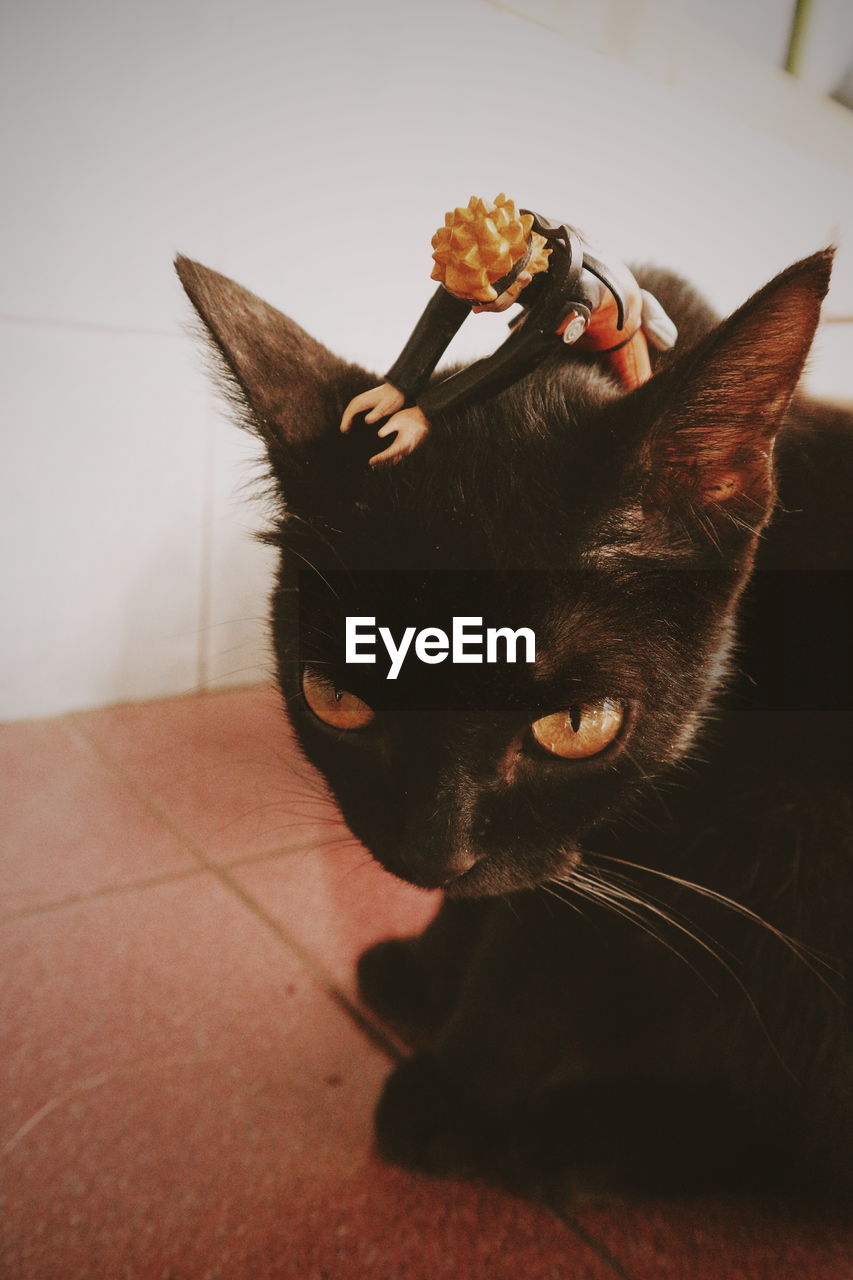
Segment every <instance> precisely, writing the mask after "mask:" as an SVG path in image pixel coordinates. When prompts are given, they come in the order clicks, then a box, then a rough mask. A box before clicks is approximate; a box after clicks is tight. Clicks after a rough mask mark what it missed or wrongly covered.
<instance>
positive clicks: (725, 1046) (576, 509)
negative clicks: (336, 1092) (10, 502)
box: [178, 253, 853, 1186]
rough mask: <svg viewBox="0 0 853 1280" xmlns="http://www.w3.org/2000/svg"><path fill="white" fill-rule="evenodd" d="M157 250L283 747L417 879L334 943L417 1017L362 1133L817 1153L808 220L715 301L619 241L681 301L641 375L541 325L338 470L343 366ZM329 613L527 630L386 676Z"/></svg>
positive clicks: (847, 741) (626, 1151)
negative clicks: (269, 552)
mask: <svg viewBox="0 0 853 1280" xmlns="http://www.w3.org/2000/svg"><path fill="white" fill-rule="evenodd" d="M178 271H179V274H180V277H181V280H182V281H183V283H184V286H185V288H186V290H187V292H188V293H189V295H190V298H191V299H192V301H193V303H194V305H195V307H196V309H197V310H198V312H199V314H200V316H201V318H202V320H203V321H204V324H205V326H206V328H207V330H208V332H209V335H210V337H211V339H212V342H213V345H214V348H215V350H216V351H217V352H218V354H219V355H220V356H221V357H222V362H223V365H224V369H225V372H226V375H227V378H228V380H229V382H230V387H231V393H232V396H233V399H234V403H235V404H236V405H237V407H238V410H239V413H240V415H241V417H242V420H243V422H244V423H245V424H246V425H248V426H249V427H250V428H251V429H252V430H254V431H255V432H257V433H258V434H259V435H260V436H261V438H262V439H263V441H264V442H265V444H266V447H267V450H268V454H269V460H270V467H271V475H272V477H273V478H274V482H275V486H276V491H277V493H278V496H279V499H280V518H279V520H278V522H277V526H276V528H275V530H274V532H273V533H272V534H271V537H273V538H274V540H275V542H276V543H277V544H278V545H280V546H281V548H282V553H283V554H282V558H281V570H280V576H279V581H278V584H277V586H276V589H275V592H274V595H273V630H274V638H275V646H276V653H277V657H278V668H279V678H280V683H281V687H282V691H283V693H284V695H285V699H286V704H287V707H288V710H289V713H290V715H291V717H292V719H293V723H294V725H295V727H296V730H297V733H298V735H299V739H300V741H301V743H302V745H303V747H304V750H305V753H306V755H307V756H308V757H309V758H310V759H311V760H312V761H313V762H314V763H315V764H316V765H317V766H318V767H319V769H320V770H321V771H322V773H323V774H324V776H325V777H326V779H327V780H328V782H329V785H330V786H331V789H332V791H333V793H334V795H335V796H336V798H337V801H338V803H339V805H340V808H341V811H342V813H343V815H344V817H345V819H346V821H347V823H348V824H349V826H350V827H351V829H352V831H353V832H354V833H355V834H356V835H357V836H358V837H359V838H360V839H361V840H362V841H363V842H364V843H365V845H366V846H367V847H368V849H370V850H371V852H372V853H373V854H374V856H375V857H376V858H377V859H378V860H379V862H381V863H382V865H383V866H384V867H386V868H387V869H388V870H389V871H391V872H393V873H394V874H396V875H398V876H400V877H402V878H403V879H405V880H408V881H411V882H412V883H413V884H417V885H424V886H431V887H441V888H443V889H444V891H445V895H446V896H445V905H444V906H443V908H442V910H441V911H440V913H439V915H438V917H437V919H436V920H435V922H434V923H433V925H432V926H431V927H430V928H429V929H428V930H427V932H426V933H425V934H424V936H423V937H421V938H418V939H413V940H407V941H402V940H400V941H389V942H386V943H382V944H380V945H378V946H377V947H374V948H372V949H371V950H369V951H368V952H367V953H366V954H365V955H364V956H363V957H362V960H361V964H360V979H361V983H362V989H363V991H364V993H365V996H366V998H367V999H368V1001H370V1002H371V1003H372V1005H373V1006H374V1007H375V1008H376V1009H377V1010H378V1011H379V1012H380V1013H382V1014H383V1015H384V1016H386V1017H387V1018H389V1019H393V1020H394V1021H396V1022H398V1023H403V1024H406V1025H408V1026H410V1027H412V1028H417V1034H418V1036H419V1037H420V1040H421V1042H422V1043H426V1044H427V1045H428V1048H427V1049H425V1050H424V1051H422V1052H421V1053H419V1054H417V1055H415V1056H414V1057H413V1058H411V1059H409V1061H407V1062H405V1063H403V1064H402V1065H401V1066H400V1067H399V1068H398V1069H397V1070H396V1071H395V1072H394V1074H393V1075H392V1077H391V1079H390V1081H389V1083H388V1085H387V1087H386V1090H385V1093H384V1095H383V1098H382V1100H381V1102H380V1105H379V1111H378V1118H377V1131H378V1136H379V1141H380V1145H381V1147H382V1149H383V1150H384V1151H385V1152H386V1153H387V1154H388V1155H389V1156H390V1157H391V1158H392V1159H395V1160H399V1161H401V1162H404V1163H408V1164H413V1165H418V1166H422V1167H426V1168H433V1169H441V1168H446V1167H458V1166H459V1165H462V1166H463V1167H469V1166H471V1167H475V1168H484V1167H488V1168H494V1169H503V1170H504V1171H506V1170H507V1169H509V1168H513V1169H515V1170H516V1172H518V1171H521V1172H522V1175H523V1176H527V1175H528V1174H530V1173H531V1172H532V1173H533V1174H534V1176H538V1175H539V1174H540V1173H541V1172H542V1171H544V1170H546V1169H549V1168H560V1169H565V1168H568V1167H576V1168H577V1169H580V1170H585V1171H586V1173H587V1176H593V1175H598V1174H602V1173H605V1172H606V1174H607V1176H609V1177H612V1176H619V1177H623V1178H627V1179H631V1180H636V1179H640V1180H644V1181H645V1182H646V1183H649V1182H652V1183H658V1184H659V1183H660V1182H662V1181H663V1182H671V1183H673V1184H675V1185H679V1186H683V1185H684V1184H685V1183H686V1182H687V1181H688V1180H690V1179H700V1180H701V1179H709V1178H711V1179H718V1178H719V1179H726V1180H732V1179H736V1178H743V1177H749V1178H758V1179H766V1178H767V1177H769V1176H771V1175H772V1176H782V1177H785V1178H799V1179H802V1178H807V1179H811V1180H815V1179H818V1178H824V1177H826V1178H828V1179H833V1180H836V1181H838V1180H842V1181H843V1180H844V1179H845V1178H849V1177H850V1171H851V1153H853V1052H851V1050H853V1039H852V1038H851V1019H850V1012H849V1003H848V1002H847V1001H848V993H847V990H846V983H847V981H848V977H849V974H850V970H851V961H853V941H851V939H853V930H851V925H853V841H852V840H851V830H852V829H853V824H851V801H850V791H851V779H853V769H851V765H852V764H853V759H852V758H851V756H853V753H851V742H853V734H851V727H850V719H851V689H850V651H851V593H850V570H851V548H853V538H851V533H853V527H851V526H852V525H853V517H851V508H852V507H853V504H851V501H850V480H851V476H853V466H851V463H853V423H851V420H850V417H849V415H845V414H844V413H843V411H841V410H840V409H833V408H831V407H829V406H825V405H820V404H817V403H815V402H813V401H810V400H807V399H806V398H804V397H802V396H800V395H795V394H794V392H795V387H796V384H797V381H798V379H799V377H800V373H801V371H802V367H803V363H804V360H805V357H806V354H807V352H808V349H809V345H810V343H811V340H812V336H813V333H814V329H815V325H816V323H817V320H818V315H819V310H820V302H821V299H822V297H823V295H824V293H825V290H826V287H827V283H828V279H829V271H830V254H829V253H820V254H817V255H815V256H814V257H812V258H808V259H806V260H805V261H803V262H800V263H798V264H796V265H794V266H792V267H790V268H789V269H788V270H787V271H784V272H783V273H782V274H781V275H779V276H778V277H777V278H776V279H775V280H774V281H773V282H772V283H771V284H769V285H768V286H767V287H766V288H764V289H763V290H761V291H760V292H759V293H758V294H756V295H755V296H754V297H753V298H752V299H751V300H750V301H749V302H747V303H746V304H745V305H744V306H743V307H742V308H741V309H740V310H739V311H738V312H736V313H735V314H734V315H733V316H732V317H731V318H730V319H728V320H727V321H725V322H723V323H722V324H717V323H716V320H715V317H714V316H713V315H712V313H711V312H710V310H709V309H708V307H707V306H706V305H705V304H704V303H703V302H702V301H701V300H700V299H699V298H698V297H697V296H696V295H695V293H694V292H693V291H692V290H691V289H690V288H689V287H688V286H687V285H685V284H684V283H683V282H681V281H679V280H677V279H676V278H674V277H672V276H670V275H668V274H667V273H665V272H660V271H653V272H648V271H647V272H645V273H639V274H640V276H641V283H642V284H643V285H644V287H646V288H649V289H651V290H652V291H653V292H654V294H655V295H656V296H657V297H658V298H659V299H660V301H661V302H662V304H663V305H664V307H665V308H666V310H667V311H668V313H669V314H670V315H671V316H672V317H673V319H674V320H675V321H676V323H677V325H678V328H679V332H680V338H679V342H678V344H677V348H676V351H675V352H674V353H672V354H667V355H665V356H658V357H657V358H656V372H655V376H654V377H653V378H652V380H651V381H650V382H649V383H647V384H646V385H645V386H643V387H642V388H640V389H639V390H637V391H635V392H633V393H631V394H630V395H624V394H622V393H621V392H620V391H619V390H618V388H617V387H616V386H615V385H614V384H613V383H612V382H611V381H610V380H609V379H608V377H607V375H606V374H605V373H604V372H603V370H602V369H601V368H600V367H599V366H597V365H596V364H595V362H594V360H592V359H586V360H585V359H584V358H583V357H580V356H579V355H578V354H577V353H575V354H571V353H569V354H568V355H566V354H562V353H557V354H555V356H554V357H553V358H552V359H551V360H550V361H549V362H548V363H546V364H545V365H544V366H542V367H541V368H540V369H539V370H537V371H536V372H535V373H533V374H531V375H529V376H528V377H527V378H526V379H524V380H523V381H522V382H520V383H519V384H517V385H516V386H514V387H512V388H511V389H510V390H508V391H506V392H504V393H503V394H501V395H500V396H497V397H495V398H494V399H492V400H491V401H488V402H487V403H485V404H481V405H478V406H475V407H472V408H469V409H466V410H464V411H457V412H455V413H451V412H448V413H447V414H446V415H445V416H443V417H442V416H440V415H439V416H437V418H436V421H435V422H434V423H433V424H432V430H431V433H430V436H429V438H428V439H427V441H426V443H425V444H424V445H423V446H422V447H421V448H420V449H419V450H417V451H416V452H415V453H414V454H412V455H411V456H409V457H407V458H405V459H404V460H403V461H402V462H401V463H399V464H398V465H396V466H391V467H385V468H377V469H375V470H374V469H371V468H370V467H368V465H367V459H368V457H369V456H370V455H371V454H372V453H373V452H376V451H377V450H378V449H380V448H381V447H383V445H382V442H379V441H377V440H376V438H375V435H374V433H373V432H372V431H370V430H366V429H363V430H362V431H360V432H355V433H351V434H350V435H349V436H341V435H340V433H339V431H338V422H339V419H340V415H341V411H342V409H343V407H344V406H345V405H346V404H347V403H348V401H349V400H350V399H351V397H352V396H353V395H355V394H356V393H358V392H360V391H362V390H364V389H365V388H367V387H369V386H374V385H376V379H375V377H374V376H373V375H371V374H368V373H366V372H365V371H364V370H362V369H360V368H357V367H355V366H353V365H348V364H345V363H344V362H342V361H340V360H338V359H337V358H336V357H334V356H333V355H332V354H331V353H330V352H328V351H327V350H326V349H325V348H323V347H322V346H320V345H319V344H318V343H317V342H315V341H313V340H312V339H311V338H310V337H309V336H308V335H307V334H305V333H304V332H303V331H302V330H301V329H299V328H298V327H297V326H296V325H295V324H293V322H292V321H290V320H288V319H287V318H286V317H284V316H283V315H281V314H280V313H278V312H277V311H275V310H273V309H272V308H271V307H269V306H267V304H265V303H264V302H262V301H260V300H259V299H257V298H255V297H254V296H253V295H252V294H250V293H248V292H247V291H246V290H244V289H242V288H241V287H240V286H238V285H236V284H234V283H233V282H232V281H230V280H227V279H226V278H224V277H222V276H219V275H217V274H216V273H214V272H212V271H209V270H208V269H206V268H204V267H201V266H198V265H197V264H194V263H192V262H189V261H187V260H185V259H180V260H179V262H178ZM792 397H793V399H792ZM297 600H298V607H297V603H296V602H297ZM352 615H359V616H370V617H374V618H375V619H376V621H377V625H386V626H388V627H389V628H390V629H391V631H392V632H393V634H394V635H395V636H396V635H398V634H399V632H400V630H401V629H402V628H403V627H405V626H410V625H414V626H418V627H422V626H444V627H445V628H446V629H448V630H449V620H450V619H451V618H452V617H454V616H459V615H467V616H476V617H478V618H482V619H483V620H484V625H495V626H510V627H513V628H515V627H520V626H526V627H529V628H532V629H533V630H534V631H535V635H536V637H537V656H536V661H535V663H533V664H525V663H520V664H515V665H509V664H507V663H503V664H501V663H493V664H491V665H489V664H485V663H484V664H479V665H469V664H465V665H458V664H457V665H453V664H451V663H450V662H443V663H441V664H435V665H432V664H430V665H427V664H425V663H422V662H407V663H406V664H405V666H404V667H403V668H402V669H401V671H400V673H399V676H398V678H397V679H396V680H394V681H391V680H388V679H387V678H386V675H387V667H386V668H383V667H382V666H381V665H375V666H370V665H355V664H352V663H351V664H349V665H347V664H346V663H345V661H344V656H345V655H344V648H343V641H344V618H345V617H347V616H352Z"/></svg>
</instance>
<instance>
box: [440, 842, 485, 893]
mask: <svg viewBox="0 0 853 1280" xmlns="http://www.w3.org/2000/svg"><path fill="white" fill-rule="evenodd" d="M480 856H481V855H480V854H479V853H476V852H475V851H474V850H473V849H469V848H465V849H460V850H458V851H457V852H456V853H454V854H453V856H452V857H451V858H450V859H449V860H448V862H447V863H446V864H445V866H446V868H447V874H446V876H445V878H444V879H443V880H442V882H441V885H440V886H439V887H440V888H442V889H444V888H446V886H447V885H449V884H452V883H453V881H454V880H458V879H459V877H460V876H464V874H465V872H466V871H470V870H471V868H472V867H475V866H476V865H477V863H478V862H479V861H480Z"/></svg>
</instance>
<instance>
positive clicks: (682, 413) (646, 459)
mask: <svg viewBox="0 0 853 1280" xmlns="http://www.w3.org/2000/svg"><path fill="white" fill-rule="evenodd" d="M832 257H833V254H832V250H825V251H824V252H822V253H816V254H814V255H813V256H812V257H810V258H805V259H804V260H803V261H802V262H797V263H795V264H794V265H793V266H792V267H789V268H788V269H787V270H786V271H783V272H782V273H781V274H780V275H778V276H777V277H776V278H775V280H772V281H771V282H770V284H768V285H766V286H765V287H764V288H763V289H761V290H760V291H759V292H758V293H756V294H755V295H754V296H753V297H752V298H750V300H749V301H748V302H746V303H745V304H744V305H743V306H742V307H741V308H740V309H739V310H738V311H736V312H735V313H734V315H732V316H731V317H730V318H729V319H728V320H726V321H724V322H723V323H722V324H721V325H719V326H718V327H717V328H716V329H714V330H712V332H711V333H710V334H708V335H707V337H705V338H704V339H703V340H702V341H701V342H699V343H698V344H697V346H695V347H694V348H692V349H691V350H690V351H688V352H687V353H686V354H685V355H684V356H683V357H682V358H681V359H680V360H676V361H675V362H674V363H673V364H672V365H671V366H670V368H669V369H667V370H665V371H664V372H663V373H662V374H661V375H660V376H659V378H655V379H653V380H652V382H650V383H648V384H647V386H648V391H649V395H650V397H651V399H652V405H651V410H652V416H653V417H654V424H653V426H652V428H651V430H650V431H649V433H648V435H647V436H646V441H645V445H644V448H643V456H642V469H643V471H644V472H645V474H646V484H645V489H646V494H647V501H648V502H649V503H650V505H653V506H659V507H666V506H668V505H671V504H675V505H678V504H679V502H682V501H683V502H685V503H688V504H689V505H690V506H691V507H692V508H694V509H696V510H701V511H704V513H705V517H709V516H710V517H711V518H713V517H714V515H716V514H720V515H723V514H728V515H735V514H737V516H738V518H739V519H740V520H742V521H745V522H747V523H749V524H750V525H751V526H752V527H754V528H758V527H760V525H761V524H763V523H764V520H765V519H766V516H767V514H768V511H769V506H770V503H771V500H772V496H773V472H772V453H773V441H774V438H775V435H776V432H777V431H778V429H779V427H780V426H781V424H782V421H783V418H784V416H785V411H786V410H787V408H788V404H789V402H790V400H791V396H792V395H793V393H794V389H795V388H796V385H797V382H798V380H799V378H800V374H801V373H802V370H803V365H804V363H805V359H806V356H807V355H808V351H809V347H810V346H811V342H812V338H813V337H814V332H815V328H816V326H817V322H818V318H819V316H820V305H821V301H822V299H823V297H824V295H825V294H826V291H827V288H828V285H829V276H830V270H831V267H832ZM655 384H658V385H657V386H656V385H655ZM638 394H642V390H641V392H640V393H638Z"/></svg>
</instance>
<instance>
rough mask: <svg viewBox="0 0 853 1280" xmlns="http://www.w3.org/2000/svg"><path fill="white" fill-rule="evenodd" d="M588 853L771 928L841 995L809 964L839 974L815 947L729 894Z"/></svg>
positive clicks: (608, 855)
mask: <svg viewBox="0 0 853 1280" xmlns="http://www.w3.org/2000/svg"><path fill="white" fill-rule="evenodd" d="M584 852H585V854H590V855H591V856H593V857H596V858H603V859H604V860H605V861H607V862H616V863H619V864H620V865H622V866H626V867H631V868H632V869H633V870H634V871H645V872H647V873H648V874H649V875H652V876H659V877H660V878H661V879H662V880H669V881H671V882H672V883H673V884H676V885H679V886H680V887H681V888H683V889H689V890H691V891H692V892H693V893H698V894H700V895H701V896H702V897H705V898H708V899H710V900H711V901H712V902H717V903H719V904H720V906H724V907H728V908H729V909H730V910H732V911H735V912H736V913H737V914H738V915H740V916H743V917H744V919H747V920H751V921H752V922H753V923H754V924H757V925H761V927H762V928H764V929H767V930H768V931H769V932H770V933H771V934H772V935H773V937H774V938H777V939H778V941H779V942H781V943H782V944H783V945H784V946H786V947H787V948H788V949H789V950H790V951H791V952H792V953H793V954H794V955H795V956H796V957H797V959H798V960H800V961H801V963H802V964H804V965H805V967H806V968H807V969H808V970H809V972H810V973H813V974H814V976H815V977H816V978H817V979H818V981H819V982H821V983H823V985H824V986H825V987H826V988H827V989H828V990H829V991H831V992H832V993H833V995H836V996H837V995H838V993H837V992H836V991H835V989H834V988H833V987H832V986H831V985H830V984H829V983H828V982H827V980H826V978H825V977H824V976H823V975H822V974H820V973H818V971H817V970H816V969H815V968H814V966H813V965H812V964H810V963H809V961H810V960H813V961H814V962H815V964H819V965H821V966H822V967H823V968H825V969H828V970H829V972H830V973H835V974H836V975H838V970H837V969H835V968H833V966H832V965H831V964H829V962H828V961H827V960H825V959H824V958H823V957H822V956H820V955H819V954H818V953H817V952H815V951H813V950H812V948H810V947H807V946H806V945H805V943H802V942H798V941H797V939H796V938H792V937H790V936H789V935H788V934H787V933H784V932H783V931H782V930H781V929H779V928H777V927H776V925H773V924H771V923H770V921H769V920H765V919H764V917H763V916H760V915H758V913H757V912H755V911H752V910H751V909H750V908H749V907H746V906H744V905H743V903H742V902H737V901H736V899H734V898H729V897H727V896H726V894H724V893H719V892H718V891H717V890H716V889H709V888H707V887H706V886H705V885H701V884H695V883H694V882H693V881H692V880H685V879H683V878H682V877H681V876H674V875H671V874H670V873H669V872H667V871H659V870H657V869H656V868H654V867H646V866H643V865H642V864H640V863H637V862H629V861H628V860H627V859H625V858H615V857H613V856H612V855H610V854H606V853H595V852H593V851H592V850H585V851H584Z"/></svg>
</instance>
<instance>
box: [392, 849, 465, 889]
mask: <svg viewBox="0 0 853 1280" xmlns="http://www.w3.org/2000/svg"><path fill="white" fill-rule="evenodd" d="M481 856H482V855H481V854H480V852H479V851H478V850H476V849H472V848H471V847H470V846H468V845H463V846H461V847H459V848H456V849H453V850H451V851H447V850H441V851H437V850H436V849H435V848H429V847H428V846H426V845H424V844H422V843H421V842H420V841H417V842H409V843H406V844H404V845H403V847H402V850H401V853H400V859H399V860H400V863H401V864H402V868H403V874H404V875H405V877H406V878H407V879H408V880H411V881H412V882H413V883H414V884H418V885H420V886H421V887H422V888H424V889H445V888H447V886H448V885H450V884H452V883H453V881H454V880H458V879H459V877H460V876H464V874H465V872H466V871H470V870H471V868H472V867H474V866H476V864H477V863H478V862H479V861H480V858H481Z"/></svg>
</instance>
